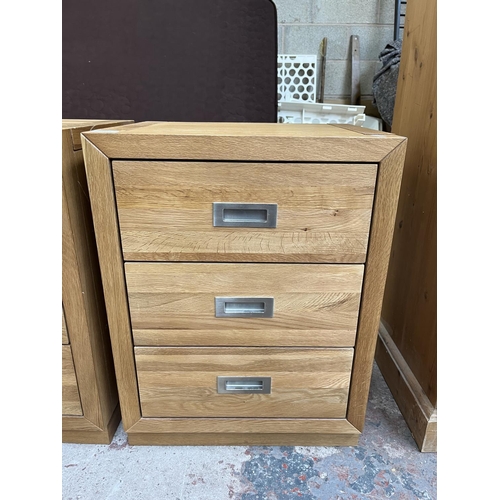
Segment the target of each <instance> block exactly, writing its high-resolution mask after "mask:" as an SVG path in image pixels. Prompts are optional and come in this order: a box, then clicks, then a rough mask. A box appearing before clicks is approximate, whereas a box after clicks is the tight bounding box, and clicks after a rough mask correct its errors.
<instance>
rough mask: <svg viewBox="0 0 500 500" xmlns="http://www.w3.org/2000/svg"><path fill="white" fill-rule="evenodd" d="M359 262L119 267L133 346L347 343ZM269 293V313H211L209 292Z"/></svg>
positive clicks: (359, 274)
mask: <svg viewBox="0 0 500 500" xmlns="http://www.w3.org/2000/svg"><path fill="white" fill-rule="evenodd" d="M363 269H364V266H361V265H331V264H326V265H321V264H307V265H305V264H304V265H294V264H205V263H199V264H186V263H150V264H138V263H127V264H125V274H126V279H127V289H128V297H129V307H130V316H131V320H132V330H133V335H134V343H135V345H206V346H210V345H221V346H223V345H227V346H252V345H253V346H294V345H295V346H304V345H306V346H330V347H333V346H337V347H347V346H353V345H354V341H355V338H356V326H357V320H358V308H359V301H360V296H361V285H362V279H363ZM233 296H234V297H272V298H274V313H273V317H272V318H230V317H222V318H220V317H219V318H216V317H215V297H233Z"/></svg>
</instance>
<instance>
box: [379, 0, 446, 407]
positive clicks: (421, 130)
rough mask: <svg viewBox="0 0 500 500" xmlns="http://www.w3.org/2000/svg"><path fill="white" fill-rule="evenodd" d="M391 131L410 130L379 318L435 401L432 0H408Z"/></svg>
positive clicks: (434, 54)
mask: <svg viewBox="0 0 500 500" xmlns="http://www.w3.org/2000/svg"><path fill="white" fill-rule="evenodd" d="M393 130H394V132H396V133H398V134H399V133H400V134H403V135H405V136H407V137H408V152H407V155H406V160H405V167H404V173H403V180H402V183H401V197H400V201H399V206H398V211H397V215H396V229H395V232H394V239H393V246H392V253H391V260H390V263H389V270H388V274H387V287H386V291H385V295H384V305H383V309H382V318H383V319H384V321H385V322H386V323H387V324H388V325H389V326H390V335H391V337H392V340H393V341H394V343H395V344H396V346H397V348H398V350H399V352H400V353H401V355H402V356H403V358H404V359H405V362H406V363H407V364H408V366H409V367H410V369H411V371H412V372H413V374H414V376H415V377H416V379H417V380H418V382H419V384H420V385H421V387H422V388H423V390H424V392H425V393H426V395H427V397H428V398H429V400H430V401H431V403H432V404H433V405H434V406H436V405H437V2H436V0H421V1H419V2H409V4H408V9H407V17H406V21H405V36H404V43H403V50H402V55H401V67H400V73H399V80H398V89H397V96H396V102H395V106H394V120H393Z"/></svg>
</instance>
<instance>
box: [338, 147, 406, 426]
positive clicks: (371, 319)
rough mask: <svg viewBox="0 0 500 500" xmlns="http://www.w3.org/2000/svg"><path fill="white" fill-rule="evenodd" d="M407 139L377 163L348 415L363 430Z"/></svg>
mask: <svg viewBox="0 0 500 500" xmlns="http://www.w3.org/2000/svg"><path fill="white" fill-rule="evenodd" d="M405 152H406V141H405V142H403V143H401V144H400V145H399V146H398V147H397V148H396V149H394V151H392V152H391V154H390V155H388V156H387V157H386V158H384V160H383V161H382V162H380V164H379V174H378V179H377V189H376V193H375V202H374V207H373V218H372V225H371V229H370V244H369V246H368V254H367V257H366V266H365V277H364V281H363V293H362V296H361V305H360V312H359V322H358V333H357V337H356V350H355V356H354V363H353V372H352V381H351V390H350V393H349V407H348V411H347V419H348V420H349V422H351V424H352V425H354V426H355V427H356V428H357V429H359V430H360V431H362V430H363V427H364V423H365V415H366V403H367V401H368V392H369V390H370V381H371V374H372V367H373V358H374V354H375V347H376V343H377V334H378V328H379V323H380V313H381V310H382V299H383V296H384V287H385V280H386V277H387V267H388V264H389V257H390V251H391V242H392V235H393V232H394V218H395V215H396V209H397V205H398V196H399V189H400V186H401V175H402V170H403V162H404V157H405Z"/></svg>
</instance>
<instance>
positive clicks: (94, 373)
mask: <svg viewBox="0 0 500 500" xmlns="http://www.w3.org/2000/svg"><path fill="white" fill-rule="evenodd" d="M120 123H130V122H125V121H124V122H117V121H111V122H109V121H99V120H98V121H94V120H68V121H66V120H63V122H62V204H63V207H62V219H63V220H62V302H63V310H64V319H65V322H66V328H67V331H68V332H70V336H71V339H70V340H71V351H72V355H73V361H74V369H75V373H76V378H77V380H78V389H79V395H80V401H81V411H83V415H84V418H85V419H86V420H87V421H88V422H89V423H90V425H93V426H94V427H95V428H97V429H103V428H104V427H106V426H107V425H108V422H110V421H111V419H112V416H113V415H114V414H115V412H116V408H117V405H118V394H117V389H116V380H115V374H114V371H113V362H112V355H111V344H110V340H109V332H108V325H107V321H106V311H105V306H104V295H103V291H102V284H101V278H100V269H99V261H98V255H97V249H96V244H95V236H94V227H93V222H92V214H91V210H90V203H89V194H88V189H87V179H86V175H85V166H84V162H83V154H82V151H81V142H80V141H81V135H80V134H81V132H83V131H85V130H91V129H92V128H94V127H96V128H101V127H106V126H113V125H118V124H120ZM68 341H69V338H68ZM70 420H71V419H69V417H64V418H63V422H62V425H63V431H66V430H71V431H72V432H73V431H75V432H76V431H77V430H75V429H70V428H69V427H68V425H69V426H70V427H71V425H72V424H71V422H70ZM115 429H116V427H115ZM84 432H86V430H84ZM73 435H74V434H73Z"/></svg>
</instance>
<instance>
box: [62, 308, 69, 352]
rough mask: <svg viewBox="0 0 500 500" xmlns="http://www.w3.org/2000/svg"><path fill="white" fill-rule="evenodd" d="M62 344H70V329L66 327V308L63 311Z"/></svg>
mask: <svg viewBox="0 0 500 500" xmlns="http://www.w3.org/2000/svg"><path fill="white" fill-rule="evenodd" d="M62 343H63V345H64V344H69V337H68V327H67V326H66V318H65V317H64V307H63V310H62Z"/></svg>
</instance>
